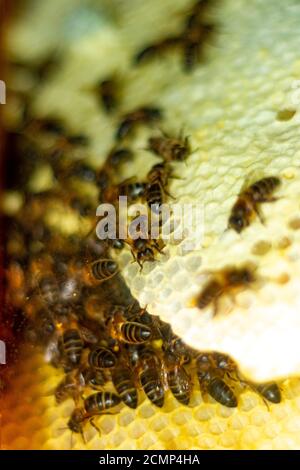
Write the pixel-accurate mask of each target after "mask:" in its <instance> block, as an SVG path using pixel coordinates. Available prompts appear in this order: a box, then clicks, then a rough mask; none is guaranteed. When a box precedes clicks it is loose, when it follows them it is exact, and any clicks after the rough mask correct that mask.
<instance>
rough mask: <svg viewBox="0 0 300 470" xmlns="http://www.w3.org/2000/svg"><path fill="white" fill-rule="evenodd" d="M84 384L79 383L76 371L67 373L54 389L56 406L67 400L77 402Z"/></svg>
mask: <svg viewBox="0 0 300 470" xmlns="http://www.w3.org/2000/svg"><path fill="white" fill-rule="evenodd" d="M83 386H84V382H83V381H81V382H80V376H79V375H78V372H77V371H71V372H68V373H67V374H66V375H65V376H64V378H63V379H62V381H61V382H60V383H59V384H58V386H57V387H56V389H55V392H54V396H55V400H56V403H57V404H60V403H62V402H63V401H65V400H67V399H68V398H73V399H74V401H75V402H77V401H78V399H79V397H80V394H81V392H82V390H83Z"/></svg>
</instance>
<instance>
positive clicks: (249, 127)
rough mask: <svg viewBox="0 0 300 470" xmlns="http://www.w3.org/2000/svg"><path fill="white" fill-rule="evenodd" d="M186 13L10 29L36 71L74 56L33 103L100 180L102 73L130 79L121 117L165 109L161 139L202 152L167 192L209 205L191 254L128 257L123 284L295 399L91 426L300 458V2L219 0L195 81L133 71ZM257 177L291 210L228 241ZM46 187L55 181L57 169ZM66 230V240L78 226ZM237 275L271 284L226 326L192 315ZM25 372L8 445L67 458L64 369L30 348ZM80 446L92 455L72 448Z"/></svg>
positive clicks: (192, 335)
mask: <svg viewBox="0 0 300 470" xmlns="http://www.w3.org/2000/svg"><path fill="white" fill-rule="evenodd" d="M174 3H175V2H171V1H169V0H166V1H165V2H163V4H162V2H159V1H158V0H153V1H151V2H142V1H139V0H133V1H132V2H130V5H128V4H127V3H126V2H122V1H115V2H105V1H104V2H103V3H101V4H100V5H99V4H98V2H92V1H86V2H80V1H79V0H78V1H76V0H73V1H72V2H70V1H67V0H65V1H58V0H53V1H52V2H43V4H41V2H33V3H32V5H31V8H29V9H28V10H25V12H23V14H22V15H21V16H20V18H19V19H18V20H16V21H15V23H14V25H13V26H12V27H11V28H10V31H9V33H8V38H7V50H8V54H9V55H10V57H11V58H12V59H15V60H18V59H22V60H25V61H28V62H34V61H37V60H39V59H40V58H41V57H43V56H45V55H46V53H47V52H49V51H50V50H51V49H53V48H55V47H57V46H58V45H59V44H61V43H63V44H64V48H65V49H64V51H63V52H64V54H65V58H64V61H63V63H62V64H61V66H60V67H59V69H58V70H57V71H56V72H55V73H53V74H52V75H51V77H50V78H49V80H48V81H47V82H46V83H45V85H43V86H42V87H41V89H38V90H37V91H36V93H35V96H34V103H33V104H34V112H35V114H36V116H38V117H43V116H47V115H52V114H54V115H55V116H58V117H62V118H63V119H64V120H66V121H67V122H68V125H69V127H70V129H71V130H72V131H73V132H83V133H84V134H86V135H88V136H89V137H90V138H91V145H90V147H89V148H88V154H89V155H88V159H89V162H90V163H91V164H92V165H93V166H95V167H97V166H99V165H101V163H103V161H104V158H105V155H106V154H107V152H108V150H109V149H110V146H111V142H112V138H113V132H114V129H115V125H116V124H117V123H116V122H115V121H114V119H113V118H110V117H107V116H105V115H104V114H102V113H101V110H99V107H98V106H97V104H96V102H95V100H94V98H93V96H92V95H91V93H89V92H88V90H89V89H90V88H91V86H92V85H93V83H94V82H95V81H96V80H97V79H98V77H99V76H104V75H108V74H110V73H115V72H116V70H118V71H119V74H120V81H121V83H122V89H123V97H124V98H123V102H122V110H123V111H126V110H128V109H131V108H133V107H135V106H137V105H140V104H141V103H144V102H145V101H147V102H152V103H159V106H161V107H162V108H163V110H164V113H165V118H164V123H163V126H164V128H166V129H167V130H169V129H171V130H172V131H173V132H176V131H179V130H180V128H181V127H184V130H185V132H186V133H187V134H188V135H189V136H190V141H191V145H192V149H193V153H192V154H191V155H190V156H189V158H188V160H187V162H186V164H183V163H176V164H174V171H175V173H177V174H179V175H180V179H174V180H173V181H172V183H171V184H170V192H171V194H173V195H174V196H175V197H176V202H178V203H194V204H195V203H200V204H202V206H203V210H204V213H203V218H204V226H203V233H202V234H201V236H199V234H198V232H196V233H197V236H196V237H195V236H194V235H195V233H194V234H192V235H191V237H189V235H187V236H186V238H185V239H184V240H183V241H182V242H181V243H178V242H177V241H174V240H173V241H172V240H171V241H170V242H169V243H168V244H167V246H166V249H165V250H164V253H165V255H164V256H161V257H160V259H159V260H158V262H157V263H155V264H154V263H153V264H152V263H151V264H150V263H148V264H145V266H144V269H143V271H142V273H140V271H139V269H138V267H137V265H136V264H132V263H131V255H130V253H129V251H128V252H127V253H124V255H123V254H122V255H121V256H120V259H119V260H118V261H119V263H120V265H121V266H122V274H123V275H124V278H125V280H126V283H127V284H128V286H129V287H130V289H131V292H132V294H133V295H134V296H135V297H136V298H137V299H138V300H139V302H140V303H141V304H142V305H146V304H147V308H148V310H149V312H150V313H152V314H156V315H159V316H160V317H161V319H162V320H164V321H167V322H170V323H171V325H172V328H173V330H174V331H175V333H176V334H178V335H179V336H181V337H182V338H183V339H184V341H185V342H186V343H187V344H189V345H190V346H192V347H195V348H197V349H202V350H218V351H223V352H225V353H228V354H230V355H231V356H232V357H233V358H234V359H235V360H236V362H237V363H238V364H239V367H240V369H241V370H242V372H243V373H244V374H245V375H246V376H247V377H248V378H251V379H252V380H256V381H263V380H270V379H277V378H281V379H283V378H285V377H290V378H289V379H287V380H285V381H284V382H283V384H282V393H283V400H282V402H281V403H280V404H278V405H270V407H269V408H270V409H268V408H267V407H266V405H265V403H264V402H263V401H262V400H261V398H260V397H259V396H258V395H257V394H254V393H253V392H251V391H244V392H243V393H242V394H241V396H240V398H239V402H240V403H239V407H238V409H237V410H231V409H228V408H225V407H223V406H221V405H219V404H216V403H212V402H210V401H208V403H207V402H204V401H203V399H202V398H201V395H200V392H199V391H198V390H197V387H196V386H195V387H194V392H193V397H192V402H191V405H190V406H189V407H184V408H183V407H182V406H180V405H179V404H178V403H177V402H176V401H175V400H174V398H173V397H172V396H171V395H169V394H168V395H167V400H166V403H165V405H164V408H163V410H162V411H158V410H157V409H155V407H153V406H152V405H151V404H149V402H148V401H146V400H145V401H144V402H143V403H142V404H141V405H140V406H139V407H138V409H137V410H135V411H133V410H129V409H127V408H125V407H122V408H121V409H120V412H119V413H118V414H117V415H116V416H103V417H101V418H99V420H98V421H99V426H100V428H101V435H100V436H98V434H97V432H96V430H95V429H93V428H92V427H89V426H87V427H86V429H85V431H84V432H85V438H86V441H87V445H86V447H87V448H95V449H96V448H105V449H133V448H144V449H176V448H179V447H180V448H181V449H212V448H214V449H219V448H220V449H221V448H227V449H283V448H289V449H297V448H298V447H299V444H298V441H299V437H297V435H299V432H298V431H299V422H300V418H299V412H298V409H297V408H298V402H299V393H300V389H299V387H300V385H299V381H298V379H297V378H296V376H297V375H298V371H299V369H300V367H299V366H300V364H299V361H300V354H299V353H300V351H299V348H300V345H299V341H298V331H299V317H298V315H297V313H298V307H299V305H298V304H299V296H298V292H297V284H298V279H299V266H300V265H299V246H300V245H299V227H300V223H299V216H298V211H299V202H298V200H299V189H298V188H299V177H300V175H299V160H300V156H299V152H298V151H297V140H296V139H297V124H298V122H299V114H298V107H299V102H300V97H299V88H300V84H299V83H300V82H299V74H300V68H299V64H300V62H299V60H298V55H297V43H298V34H299V33H298V23H299V16H300V5H299V4H298V2H296V1H294V0H288V1H287V2H285V3H284V4H282V2H280V1H279V0H276V1H274V0H273V1H271V0H268V1H262V0H254V1H253V2H252V3H251V5H249V4H247V2H246V0H235V1H233V0H224V1H221V0H220V1H219V2H215V5H214V8H212V11H211V13H210V14H211V16H212V17H213V18H214V20H215V21H216V22H217V24H218V29H219V31H218V34H217V35H216V38H215V40H214V41H213V42H212V43H211V44H209V45H208V47H207V57H206V58H205V64H204V65H203V66H199V67H198V68H197V69H196V70H195V72H193V74H190V75H186V74H184V73H183V71H182V64H181V62H180V60H179V59H178V56H177V54H175V53H174V54H170V55H167V56H166V57H163V60H161V59H155V60H153V61H151V62H150V63H149V64H146V65H143V66H141V67H138V68H132V67H131V58H132V56H133V55H134V54H135V53H136V51H137V50H138V49H139V48H140V47H141V46H143V45H144V44H146V43H148V42H151V41H152V40H156V39H157V37H159V36H163V35H164V34H166V32H167V33H176V32H177V31H178V29H179V28H180V25H181V22H182V14H183V13H184V12H185V11H186V8H187V7H188V6H189V5H190V4H191V2H187V1H177V2H176V3H175V4H174ZM29 12H30V13H29ZM57 17H60V18H62V20H61V21H56V18H57ZM166 17H168V18H171V19H172V21H170V22H169V23H170V24H168V31H166V25H165V21H163V20H162V19H164V18H166ZM50 25H51V26H50ZM169 28H170V29H169ZM172 28H173V29H174V30H172ZM154 32H155V36H154ZM60 47H62V46H60ZM125 76H126V80H125V78H124V77H125ZM17 85H18V84H15V86H16V87H17ZM28 86H29V87H30V83H29V85H28ZM16 107H17V104H16ZM12 108H13V105H12V106H9V107H7V109H5V113H6V114H7V115H6V121H7V125H8V127H9V125H10V123H11V125H12V126H13V124H14V122H13V121H14V119H16V118H15V111H16V110H15V109H12ZM150 132H151V131H150V130H147V129H141V130H140V131H139V132H138V134H137V136H136V139H135V140H134V151H135V159H134V161H133V162H132V163H131V164H130V163H129V164H128V165H127V166H126V169H124V172H123V174H122V178H124V177H130V176H131V175H132V174H138V175H140V176H141V177H144V176H145V174H146V173H147V171H148V170H149V169H150V168H151V166H152V165H153V163H154V162H157V160H156V159H155V158H154V157H153V156H152V155H151V154H150V153H149V152H147V151H146V150H145V149H144V148H145V141H146V139H147V137H149V135H150ZM251 174H255V175H256V174H257V175H260V174H262V175H275V176H279V177H280V178H281V181H282V185H281V188H280V190H279V191H278V200H277V201H276V202H274V203H273V204H265V205H263V208H262V210H263V216H264V219H265V223H264V224H262V223H260V221H259V220H255V221H254V222H253V224H251V226H250V227H249V228H248V229H247V230H245V231H244V232H243V233H242V234H240V235H238V234H236V233H235V232H233V231H226V228H227V220H228V215H229V212H230V209H231V207H232V205H233V203H234V201H235V200H236V197H237V195H238V193H239V191H240V189H241V187H242V185H243V183H244V181H245V179H246V178H247V177H248V176H250V175H251ZM35 179H36V181H38V182H39V184H41V181H42V182H43V184H45V185H46V186H47V184H49V182H50V183H51V171H50V169H49V168H47V165H45V168H44V169H43V174H41V173H40V174H38V175H37V176H36V178H35ZM32 188H33V189H34V188H36V185H35V183H34V182H33V183H32ZM38 190H39V189H36V191H38ZM276 195H277V194H276ZM8 202H9V201H8ZM12 206H14V204H12ZM10 207H11V205H10ZM55 212H56V209H55ZM47 220H48V223H49V225H51V226H52V227H53V226H54V225H55V226H57V225H59V226H60V229H61V230H62V228H61V217H54V216H53V212H52V217H50V216H49V214H48V218H47ZM68 221H69V222H68V223H67V224H65V227H66V228H65V230H69V229H70V224H71V220H69V219H68ZM72 227H73V228H72V230H73V229H74V227H75V228H76V227H77V225H76V224H74V226H72ZM77 228H78V227H77ZM78 230H79V228H78ZM187 246H188V247H190V246H192V248H193V249H192V251H189V250H187V249H186V247H187ZM224 252H226V256H224ZM236 263H238V264H243V263H252V264H253V265H254V266H255V273H256V275H257V278H258V282H257V283H256V284H255V285H254V286H253V287H251V288H250V289H245V290H244V291H243V292H241V293H239V294H238V296H236V298H235V299H234V301H233V302H232V301H231V299H227V298H226V299H225V300H224V305H223V302H222V308H221V312H220V314H218V315H217V316H216V317H215V318H212V311H210V310H209V309H207V311H205V312H199V310H198V309H196V308H194V307H193V306H192V301H193V298H194V297H195V295H197V293H199V290H200V288H201V286H202V285H204V283H205V282H206V281H207V279H208V278H209V276H210V275H211V272H213V271H215V270H216V269H220V268H222V267H224V266H228V265H231V264H236ZM157 286H159V288H158V287H157ZM224 332H225V333H226V334H224ZM19 368H20V369H19V372H17V373H16V379H15V380H14V382H13V384H12V387H13V390H15V391H16V392H14V393H11V394H8V395H7V396H6V397H5V399H3V401H2V403H1V408H2V427H1V445H2V447H3V448H15V449H21V448H24V449H25V448H26V449H29V448H52V449H54V448H57V449H68V448H70V446H71V436H70V431H69V430H68V429H63V428H65V427H66V421H67V418H68V416H69V415H70V412H71V410H72V408H73V404H72V402H71V401H70V402H66V403H64V404H62V405H60V406H57V405H55V403H54V398H53V395H52V393H53V390H54V388H55V386H56V384H57V383H58V382H59V380H60V377H59V372H58V371H57V370H55V369H53V368H51V367H50V366H48V365H45V362H44V358H43V355H42V354H41V353H40V352H38V351H36V352H34V351H32V350H31V351H29V352H26V351H24V357H22V361H21V364H20V365H19ZM293 377H295V378H293ZM18 391H22V393H21V394H20V393H19V392H18ZM12 418H13V419H12ZM98 421H97V422H98ZM72 446H73V448H75V449H76V448H85V446H84V445H83V442H82V440H81V437H80V436H79V437H78V436H75V435H73V436H72Z"/></svg>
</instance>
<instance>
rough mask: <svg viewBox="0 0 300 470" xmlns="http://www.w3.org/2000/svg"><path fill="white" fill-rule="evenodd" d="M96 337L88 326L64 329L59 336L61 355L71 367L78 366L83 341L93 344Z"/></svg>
mask: <svg viewBox="0 0 300 470" xmlns="http://www.w3.org/2000/svg"><path fill="white" fill-rule="evenodd" d="M97 340H98V338H97V336H95V334H94V333H93V332H92V331H91V330H89V329H88V328H86V327H84V326H82V325H80V326H77V327H76V328H75V327H74V328H68V329H66V330H65V331H64V332H63V333H62V335H61V337H60V338H59V347H60V349H61V352H62V355H63V357H64V358H65V359H66V360H67V363H68V365H69V366H71V367H75V366H78V365H79V363H80V360H81V356H82V352H83V348H84V344H85V343H89V344H95V343H96V342H97Z"/></svg>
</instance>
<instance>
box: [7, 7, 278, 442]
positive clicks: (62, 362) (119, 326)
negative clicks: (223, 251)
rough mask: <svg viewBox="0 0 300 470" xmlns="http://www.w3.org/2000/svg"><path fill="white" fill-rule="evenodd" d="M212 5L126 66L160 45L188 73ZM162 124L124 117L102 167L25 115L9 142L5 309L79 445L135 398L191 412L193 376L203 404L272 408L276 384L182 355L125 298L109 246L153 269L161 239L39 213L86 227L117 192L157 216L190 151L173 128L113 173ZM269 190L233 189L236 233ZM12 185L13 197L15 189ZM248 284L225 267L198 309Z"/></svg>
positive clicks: (223, 360) (107, 85)
mask: <svg viewBox="0 0 300 470" xmlns="http://www.w3.org/2000/svg"><path fill="white" fill-rule="evenodd" d="M210 4H211V1H209V0H201V1H197V2H196V4H195V5H194V7H193V9H192V10H191V11H190V12H189V15H188V17H187V18H186V21H185V25H184V28H183V31H182V33H181V34H180V35H179V36H178V37H169V38H165V39H164V40H163V41H160V42H159V43H157V44H153V45H150V46H147V47H146V48H144V49H143V50H142V51H140V52H139V53H138V54H137V56H136V59H135V62H136V63H137V64H139V63H141V62H144V61H145V60H148V59H149V58H151V57H153V56H154V55H156V54H157V53H161V52H163V51H165V50H167V49H169V48H174V47H176V48H178V47H180V48H182V49H183V51H184V64H185V68H186V70H191V69H192V68H194V66H195V65H196V63H197V61H198V59H199V58H200V56H201V55H202V53H203V46H204V44H205V42H206V39H207V38H208V37H209V36H210V35H211V34H212V33H213V32H214V29H215V26H214V25H213V24H210V23H208V22H207V21H205V20H204V19H203V14H204V12H205V11H206V9H207V8H208V7H209V6H210ZM115 85H116V84H115V78H114V77H104V78H101V79H100V80H99V82H98V83H97V85H96V86H95V88H94V92H95V93H96V94H97V99H98V100H99V102H100V103H101V106H102V107H103V110H104V111H105V112H107V113H117V110H118V103H119V100H120V95H119V93H117V91H116V86H115ZM163 116H164V113H163V111H162V110H161V109H160V108H159V107H157V106H155V105H153V104H143V105H141V106H139V107H137V108H135V109H132V110H129V111H128V112H126V113H125V114H123V115H122V116H121V117H120V118H119V122H118V125H117V128H116V132H115V143H114V145H113V147H112V149H111V150H110V151H109V152H108V155H107V157H106V159H105V161H104V164H103V166H102V167H101V168H100V169H94V168H92V167H91V166H89V165H88V164H87V163H86V162H85V161H84V150H85V148H86V147H87V146H88V144H89V139H88V138H87V137H86V136H84V135H74V134H72V133H70V132H68V129H66V127H65V125H64V123H62V122H61V121H60V120H59V119H55V118H53V117H52V116H50V117H49V118H44V119H35V118H33V117H31V110H30V107H28V109H27V113H26V116H24V123H23V124H22V132H21V133H20V134H19V135H18V136H17V137H16V135H14V144H16V143H17V147H18V149H16V148H15V149H13V150H14V152H12V155H13V154H14V153H15V154H16V158H17V159H20V157H21V158H23V159H24V161H22V160H21V162H20V161H19V162H18V166H19V167H22V169H23V168H25V170H26V168H27V166H28V158H27V157H28V155H30V157H31V159H30V165H31V167H30V170H29V171H28V172H27V170H26V171H25V173H24V175H22V178H23V179H24V177H25V176H26V178H27V180H26V181H24V184H23V180H22V190H23V197H24V201H25V202H24V205H23V207H22V208H21V209H20V210H19V212H18V213H17V214H16V215H15V216H14V218H13V219H12V220H10V230H9V233H8V237H7V241H6V247H7V284H8V289H7V298H6V302H7V304H8V305H9V306H10V308H11V307H13V308H14V309H15V311H16V312H17V315H18V318H19V320H18V323H19V324H20V323H22V325H23V334H24V337H25V338H26V340H27V341H29V342H30V343H33V344H35V345H38V346H39V347H42V348H44V351H45V357H46V359H47V360H48V361H49V362H51V364H52V365H53V366H54V367H57V368H60V369H61V370H63V371H64V378H63V379H62V380H61V382H60V383H59V384H58V385H57V387H56V389H55V390H54V391H53V394H54V396H55V400H56V402H57V404H60V403H62V402H63V401H65V400H67V399H72V400H73V401H74V410H73V412H72V414H71V416H70V418H69V420H68V423H67V425H68V428H69V429H70V430H71V431H72V432H75V433H81V435H82V437H83V438H84V433H83V430H84V425H85V424H86V423H87V422H90V424H91V425H92V426H94V427H95V428H96V429H97V430H98V427H97V425H96V424H95V422H94V420H95V417H97V416H99V415H103V414H106V413H109V414H114V413H117V412H118V410H119V409H120V405H121V404H123V405H125V406H128V407H129V408H132V409H136V408H137V407H138V406H139V403H140V400H141V396H140V395H141V393H144V395H145V396H146V397H147V399H148V400H149V401H150V402H151V403H152V404H153V405H155V406H156V407H159V408H161V407H163V405H164V401H165V394H166V391H167V390H169V391H170V393H171V394H172V395H173V396H174V398H175V399H176V400H177V401H178V402H179V403H181V404H183V405H185V406H189V404H190V400H191V395H192V392H193V386H194V377H195V376H196V377H197V378H198V382H199V385H200V389H201V392H202V394H203V397H206V396H210V397H211V398H212V399H214V400H215V401H217V402H218V403H220V404H222V405H224V406H226V407H232V408H234V407H237V405H238V395H239V393H240V392H241V391H242V390H243V389H244V388H246V387H250V388H251V389H253V390H255V391H256V392H257V393H259V394H260V395H261V396H262V398H263V399H264V400H267V401H269V402H271V403H279V402H280V400H281V394H280V389H279V387H278V385H277V384H276V383H270V384H259V385H258V384H253V383H249V382H247V381H246V380H245V379H244V378H243V377H242V376H241V374H240V372H239V370H238V368H237V366H236V364H235V363H234V362H233V361H232V360H231V359H230V358H229V357H228V356H226V355H224V354H220V353H214V352H199V351H195V350H192V349H191V348H189V347H188V346H187V345H185V344H184V343H183V341H182V340H181V339H180V338H178V337H177V336H176V335H175V334H174V333H173V332H172V330H171V328H170V326H169V325H167V324H165V323H164V322H162V321H161V320H160V319H159V318H157V317H153V316H151V315H150V314H149V313H148V312H147V308H146V307H145V308H142V307H141V306H140V305H139V304H138V302H137V301H136V299H134V298H133V297H132V295H131V294H130V292H129V289H128V287H127V285H126V284H125V282H124V279H123V278H122V275H121V272H120V268H119V266H118V263H117V262H116V261H115V260H114V258H113V250H122V249H124V248H125V246H127V247H128V249H130V250H131V253H132V256H133V261H134V262H136V263H138V265H139V266H140V268H141V269H143V265H144V263H146V262H148V263H149V262H151V263H152V262H155V261H156V259H157V257H158V256H159V255H160V254H161V253H163V246H162V245H163V244H162V240H160V239H151V238H149V237H147V238H143V237H140V238H137V239H132V238H130V237H128V238H127V239H125V240H122V239H120V240H119V239H113V240H110V239H106V240H99V239H98V238H96V236H95V235H94V234H91V233H89V234H88V235H87V236H84V237H83V236H81V235H78V234H74V235H69V236H66V235H62V234H61V233H59V232H58V231H55V230H52V229H51V228H49V226H48V225H47V223H46V221H45V218H44V215H45V213H46V212H47V209H48V207H49V206H51V205H52V204H53V203H57V202H59V203H60V204H63V205H64V207H65V208H67V209H68V210H72V211H74V212H75V213H76V214H77V215H78V216H79V217H81V219H82V220H85V221H86V220H87V221H89V222H90V223H91V224H92V225H93V223H94V217H95V212H96V207H97V205H98V203H99V201H100V202H106V203H110V204H113V205H114V206H115V208H116V210H118V198H119V196H127V198H128V201H129V202H130V203H131V202H135V201H137V200H141V201H142V202H144V203H145V204H146V206H147V207H148V209H149V211H153V212H155V213H157V212H158V211H159V208H160V207H161V205H162V204H164V203H165V202H166V200H167V198H173V196H172V194H171V193H170V192H169V182H170V179H171V178H174V177H175V176H174V174H173V166H172V165H173V163H174V162H183V161H185V160H187V159H188V157H189V155H190V154H191V153H192V150H191V145H190V141H189V137H188V136H185V135H183V133H182V132H181V133H179V134H178V135H169V134H166V133H163V132H161V133H160V135H157V134H155V135H151V136H150V137H149V138H148V142H147V150H149V151H151V152H152V153H153V154H154V155H156V156H157V157H158V158H160V162H159V163H156V164H155V165H153V167H152V168H151V169H150V171H149V172H148V174H147V175H146V178H145V180H143V181H138V179H136V178H134V177H133V178H129V179H127V180H125V181H121V182H119V181H118V178H117V177H118V174H119V172H120V166H121V165H124V164H125V165H126V163H127V162H128V161H129V160H132V159H133V158H134V152H133V150H132V148H131V146H130V143H131V141H132V139H133V138H134V134H135V132H136V131H137V129H138V128H139V127H140V126H144V127H148V128H150V129H152V127H153V125H156V124H157V123H160V122H161V121H162V119H163ZM151 132H152V130H151ZM76 152H79V156H80V158H77V159H76V160H74V159H73V158H72V154H74V153H76ZM81 156H82V157H81ZM32 160H33V163H32ZM45 161H46V162H47V163H48V164H49V165H50V166H51V168H52V171H53V175H54V180H55V181H54V185H53V189H48V190H45V191H42V192H40V193H37V194H35V195H32V194H31V193H30V191H29V189H28V185H27V183H28V180H29V178H30V176H31V173H32V171H33V170H34V168H35V167H36V166H38V165H39V164H42V163H44V162H45ZM16 166H17V165H16ZM27 173H28V175H27ZM78 181H80V182H89V183H92V184H94V185H95V186H96V187H97V189H98V195H97V197H96V198H93V197H91V198H90V199H89V198H87V197H86V196H85V195H84V196H83V195H81V194H78V192H77V191H76V190H75V189H74V187H76V184H74V183H76V182H78ZM279 183H280V180H279V179H278V178H277V177H271V176H270V177H265V178H263V179H261V180H259V181H257V182H255V183H253V184H252V185H249V186H248V187H246V188H245V189H242V191H241V193H240V195H239V196H238V200H237V202H236V203H235V204H234V206H233V208H232V211H231V214H230V217H229V222H228V227H229V228H232V229H234V230H235V231H237V232H238V233H240V232H241V231H242V230H243V229H244V228H245V227H247V226H248V225H249V224H250V222H251V221H252V219H253V218H254V216H255V215H258V216H259V217H260V218H261V215H260V212H259V206H260V204H262V203H264V202H271V201H273V200H275V198H274V197H273V192H274V191H275V190H276V189H277V187H278V186H279ZM16 184H17V188H18V190H20V181H17V182H16ZM147 235H149V234H147ZM255 280H256V276H255V274H254V273H253V271H252V270H250V269H249V268H248V267H247V266H242V267H240V268H236V267H228V269H226V270H225V271H224V272H222V273H221V272H220V273H216V274H215V275H214V276H213V278H212V280H211V281H209V283H208V284H207V285H206V286H204V288H203V290H202V291H201V293H200V294H199V296H198V298H197V301H196V303H197V306H198V307H199V309H204V308H206V307H207V306H208V305H213V306H214V308H215V313H217V304H218V301H219V299H220V297H221V296H222V295H223V293H224V292H225V291H228V290H234V289H237V288H240V287H242V286H244V285H246V284H247V285H249V284H251V283H253V282H255ZM20 318H21V319H22V322H21V321H20ZM112 390H113V391H112Z"/></svg>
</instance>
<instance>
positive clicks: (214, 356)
mask: <svg viewBox="0 0 300 470" xmlns="http://www.w3.org/2000/svg"><path fill="white" fill-rule="evenodd" d="M209 356H210V358H211V361H212V364H213V365H214V367H215V368H217V369H218V370H219V372H220V373H222V374H224V375H225V374H227V375H230V374H233V373H237V365H236V363H235V362H234V361H233V360H232V359H231V357H229V356H228V355H227V354H223V353H219V352H212V353H210V354H209Z"/></svg>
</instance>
